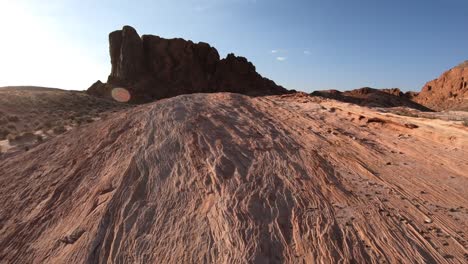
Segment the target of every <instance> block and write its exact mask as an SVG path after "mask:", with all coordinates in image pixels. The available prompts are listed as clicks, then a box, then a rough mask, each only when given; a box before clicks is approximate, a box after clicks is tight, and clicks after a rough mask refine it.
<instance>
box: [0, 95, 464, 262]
mask: <svg viewBox="0 0 468 264" xmlns="http://www.w3.org/2000/svg"><path fill="white" fill-rule="evenodd" d="M375 120H379V121H378V122H377V121H375ZM409 123H411V124H414V125H415V126H412V128H408V126H407V125H406V124H409ZM416 126H417V127H416ZM467 140H468V131H467V129H466V128H465V127H463V126H461V125H458V124H455V123H454V122H447V121H440V120H433V119H424V118H411V117H406V116H405V117H403V116H394V115H390V114H380V113H377V112H375V111H373V110H370V109H368V108H364V107H359V106H355V105H348V104H343V103H341V102H336V101H332V100H323V101H321V100H320V98H318V97H309V96H304V95H301V94H294V95H286V96H271V97H256V98H252V97H248V96H243V95H239V94H227V93H222V94H192V95H183V96H178V97H174V98H170V99H164V100H160V101H158V102H155V103H152V104H147V105H143V106H138V107H135V108H133V109H128V110H124V111H122V112H117V113H115V114H114V115H111V116H110V117H109V118H108V119H106V120H101V121H99V122H96V123H92V124H89V125H87V126H84V127H79V128H77V129H75V130H71V131H69V132H66V133H64V134H62V135H60V136H58V137H56V138H54V139H51V140H50V141H48V142H45V143H43V144H42V145H39V146H38V147H36V148H34V149H31V150H30V151H28V152H25V153H22V154H18V155H16V156H14V157H12V158H9V159H5V160H1V159H0V260H1V261H0V262H2V263H466V260H467V257H466V247H467V238H468V228H467V225H468V211H467V208H466V206H467V204H468V197H467V196H466V193H467V191H468V175H467V171H468V164H467V163H466V157H467V156H468V149H467V146H468V141H467ZM464 254H465V255H464Z"/></svg>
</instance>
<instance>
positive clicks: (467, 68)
mask: <svg viewBox="0 0 468 264" xmlns="http://www.w3.org/2000/svg"><path fill="white" fill-rule="evenodd" d="M414 100H415V101H416V102H418V103H420V104H422V105H425V106H427V107H429V108H431V109H434V110H438V111H440V110H465V111H468V61H465V62H464V63H462V64H460V65H458V66H456V67H455V68H452V69H450V70H448V71H446V72H445V73H443V74H442V75H441V76H440V77H439V78H438V79H435V80H432V81H430V82H428V83H427V84H426V85H425V86H424V87H423V89H422V91H421V92H420V93H419V94H418V95H417V96H416V97H415V98H414Z"/></svg>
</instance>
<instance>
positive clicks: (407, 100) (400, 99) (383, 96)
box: [312, 87, 430, 111]
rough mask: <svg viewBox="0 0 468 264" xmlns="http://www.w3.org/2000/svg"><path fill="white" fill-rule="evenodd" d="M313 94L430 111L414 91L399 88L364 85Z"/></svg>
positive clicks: (368, 103)
mask: <svg viewBox="0 0 468 264" xmlns="http://www.w3.org/2000/svg"><path fill="white" fill-rule="evenodd" d="M312 95H316V96H322V97H326V98H330V99H335V100H338V101H342V102H347V103H353V104H357V105H361V106H368V107H398V106H403V107H409V108H413V109H418V110H422V111H428V110H430V109H429V108H427V107H425V106H422V105H420V104H418V103H416V102H413V101H412V99H413V97H414V96H415V93H413V92H407V93H403V92H402V91H401V90H400V89H398V88H391V89H374V88H370V87H363V88H359V89H355V90H351V91H345V92H341V91H338V90H324V91H315V92H313V93H312Z"/></svg>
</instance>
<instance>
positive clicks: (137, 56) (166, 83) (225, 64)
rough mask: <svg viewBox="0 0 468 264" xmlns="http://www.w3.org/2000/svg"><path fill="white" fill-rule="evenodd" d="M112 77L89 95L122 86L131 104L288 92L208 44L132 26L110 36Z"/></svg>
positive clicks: (239, 59) (247, 64) (242, 61)
mask: <svg viewBox="0 0 468 264" xmlns="http://www.w3.org/2000/svg"><path fill="white" fill-rule="evenodd" d="M109 46H110V57H111V63H112V70H111V74H110V75H109V78H108V81H107V84H103V83H95V84H93V86H91V87H90V88H89V89H88V93H90V94H93V95H98V96H110V94H111V92H110V91H111V89H112V88H114V87H124V88H126V89H128V91H129V92H130V94H131V101H132V102H136V103H141V102H149V101H153V100H155V99H161V98H167V97H173V96H177V95H181V94H190V93H201V92H203V93H208V92H234V93H241V94H248V95H269V94H270V95H271V94H283V93H286V92H287V90H286V89H284V88H283V87H281V86H278V85H276V84H275V83H274V82H273V81H271V80H268V79H266V78H263V77H262V76H260V75H259V74H258V73H257V72H256V69H255V66H254V65H253V64H252V63H251V62H249V61H248V60H247V59H246V58H243V57H236V56H234V55H233V54H229V55H228V56H227V57H226V58H225V59H222V60H220V57H219V54H218V51H217V50H216V49H215V48H213V47H211V46H210V45H209V44H207V43H193V42H191V41H186V40H183V39H164V38H160V37H158V36H152V35H143V36H142V37H141V38H140V36H139V35H138V33H137V32H136V31H135V29H133V28H132V27H130V26H125V27H123V29H122V30H117V31H114V32H112V33H111V34H110V35H109Z"/></svg>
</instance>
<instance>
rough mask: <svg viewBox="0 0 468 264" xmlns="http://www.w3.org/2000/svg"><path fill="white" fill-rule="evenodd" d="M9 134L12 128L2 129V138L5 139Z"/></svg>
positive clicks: (0, 130) (0, 138) (0, 131)
mask: <svg viewBox="0 0 468 264" xmlns="http://www.w3.org/2000/svg"><path fill="white" fill-rule="evenodd" d="M8 134H10V130H8V129H6V128H3V129H0V140H5V139H6V138H7V136H8Z"/></svg>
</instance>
